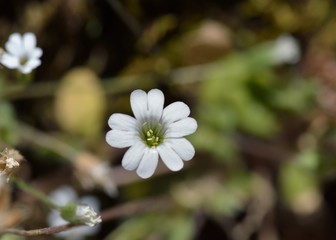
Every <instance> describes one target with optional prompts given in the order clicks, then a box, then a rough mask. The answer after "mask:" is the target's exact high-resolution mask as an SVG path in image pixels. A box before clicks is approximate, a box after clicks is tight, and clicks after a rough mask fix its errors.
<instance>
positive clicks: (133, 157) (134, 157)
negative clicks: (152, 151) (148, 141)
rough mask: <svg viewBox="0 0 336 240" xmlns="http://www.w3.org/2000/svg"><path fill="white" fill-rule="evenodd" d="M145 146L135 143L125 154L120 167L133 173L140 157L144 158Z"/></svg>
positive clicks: (138, 142)
mask: <svg viewBox="0 0 336 240" xmlns="http://www.w3.org/2000/svg"><path fill="white" fill-rule="evenodd" d="M145 149H146V145H145V144H143V143H142V142H141V141H137V142H136V143H135V144H134V145H133V146H132V147H130V149H128V150H127V152H126V153H125V155H124V157H123V159H122V161H121V165H122V166H123V168H125V169H126V170H128V171H133V170H135V169H137V168H138V166H139V164H140V161H141V159H142V157H143V156H144V153H145Z"/></svg>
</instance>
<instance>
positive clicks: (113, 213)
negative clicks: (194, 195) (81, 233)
mask: <svg viewBox="0 0 336 240" xmlns="http://www.w3.org/2000/svg"><path fill="white" fill-rule="evenodd" d="M170 206H171V201H169V199H167V198H166V197H156V198H151V199H146V200H142V201H136V202H131V203H125V204H122V205H119V206H116V207H113V208H110V209H107V210H105V211H103V212H102V213H101V216H102V220H103V222H106V221H110V220H113V219H116V218H119V217H124V216H128V215H132V214H136V213H143V212H147V211H149V210H151V211H153V210H156V209H162V208H167V207H170ZM78 226H82V225H79V224H70V223H69V224H65V225H60V226H56V227H47V228H40V229H34V230H21V229H0V236H1V235H4V234H15V235H20V236H25V237H33V236H42V235H51V234H55V233H59V232H64V231H67V230H69V229H71V228H74V227H78Z"/></svg>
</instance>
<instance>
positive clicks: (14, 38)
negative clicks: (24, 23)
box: [8, 33, 22, 47]
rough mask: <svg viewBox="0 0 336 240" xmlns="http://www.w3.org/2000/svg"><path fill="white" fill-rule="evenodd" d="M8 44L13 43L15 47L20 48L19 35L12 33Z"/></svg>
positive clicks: (20, 40)
mask: <svg viewBox="0 0 336 240" xmlns="http://www.w3.org/2000/svg"><path fill="white" fill-rule="evenodd" d="M8 42H13V43H15V44H16V45H18V46H19V47H22V39H21V35H20V34H19V33H12V34H11V35H10V36H9V39H8Z"/></svg>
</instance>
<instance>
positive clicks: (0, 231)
mask: <svg viewBox="0 0 336 240" xmlns="http://www.w3.org/2000/svg"><path fill="white" fill-rule="evenodd" d="M75 226H78V225H75V224H70V223H69V224H65V225H61V226H57V227H47V228H40V229H34V230H21V229H0V236H1V235H4V234H15V235H19V236H25V237H34V236H42V235H51V234H54V233H59V232H63V231H66V230H69V229H70V228H73V227H75Z"/></svg>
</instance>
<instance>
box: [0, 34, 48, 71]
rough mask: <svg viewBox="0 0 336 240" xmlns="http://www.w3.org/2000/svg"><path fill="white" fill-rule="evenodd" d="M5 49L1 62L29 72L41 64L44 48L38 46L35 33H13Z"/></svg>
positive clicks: (9, 66) (12, 67) (11, 67)
mask: <svg viewBox="0 0 336 240" xmlns="http://www.w3.org/2000/svg"><path fill="white" fill-rule="evenodd" d="M5 50H6V51H5V52H4V53H3V54H2V56H1V58H0V62H1V64H2V65H4V66H6V67H7V68H10V69H17V70H18V71H20V72H21V73H24V74H27V73H30V72H31V71H32V70H33V69H35V68H37V67H38V66H40V65H41V60H40V57H41V56H42V49H41V48H38V47H36V37H35V34H33V33H25V34H23V35H20V34H19V33H13V34H11V35H10V36H9V39H8V41H7V42H6V44H5Z"/></svg>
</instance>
